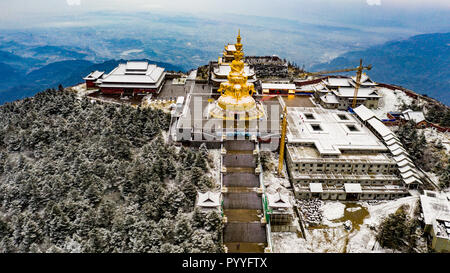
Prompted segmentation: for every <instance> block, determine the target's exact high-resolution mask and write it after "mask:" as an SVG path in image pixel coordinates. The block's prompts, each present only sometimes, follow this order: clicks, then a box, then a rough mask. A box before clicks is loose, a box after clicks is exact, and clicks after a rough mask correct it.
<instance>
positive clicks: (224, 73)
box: [211, 31, 256, 89]
mask: <svg viewBox="0 0 450 273" xmlns="http://www.w3.org/2000/svg"><path fill="white" fill-rule="evenodd" d="M239 44H240V45H241V47H242V44H241V35H240V31H239V34H238V37H237V43H236V44H227V45H226V46H225V49H224V51H223V56H222V57H219V59H218V62H217V63H216V64H212V68H211V82H212V84H213V88H214V89H217V88H218V87H219V86H220V84H221V83H224V82H226V81H227V78H228V74H229V73H230V72H231V63H232V62H233V60H234V58H235V53H236V52H238V51H239V50H238V49H237V47H238V45H239ZM243 72H244V75H245V76H246V77H247V80H248V82H249V83H255V82H256V74H255V71H254V69H252V68H250V66H249V65H248V64H246V63H244V65H243Z"/></svg>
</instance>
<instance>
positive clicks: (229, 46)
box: [225, 44, 236, 51]
mask: <svg viewBox="0 0 450 273" xmlns="http://www.w3.org/2000/svg"><path fill="white" fill-rule="evenodd" d="M225 49H226V50H228V51H236V46H235V45H234V44H228V45H226V46H225Z"/></svg>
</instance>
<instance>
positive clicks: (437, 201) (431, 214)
mask: <svg viewBox="0 0 450 273" xmlns="http://www.w3.org/2000/svg"><path fill="white" fill-rule="evenodd" d="M420 202H421V205H422V211H423V218H424V222H425V224H426V225H431V224H432V222H433V221H434V220H435V219H436V218H437V217H439V216H440V215H447V214H450V202H449V200H448V199H447V198H446V196H445V195H444V194H443V193H439V192H435V191H427V190H424V194H423V195H421V196H420Z"/></svg>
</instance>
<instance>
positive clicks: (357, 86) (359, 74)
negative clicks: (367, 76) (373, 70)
mask: <svg viewBox="0 0 450 273" xmlns="http://www.w3.org/2000/svg"><path fill="white" fill-rule="evenodd" d="M357 69H358V70H357V71H356V85H355V94H354V95H353V103H352V108H355V107H356V100H357V98H358V90H359V87H360V86H361V76H362V71H363V69H364V67H363V65H362V59H360V60H359V66H358V67H357Z"/></svg>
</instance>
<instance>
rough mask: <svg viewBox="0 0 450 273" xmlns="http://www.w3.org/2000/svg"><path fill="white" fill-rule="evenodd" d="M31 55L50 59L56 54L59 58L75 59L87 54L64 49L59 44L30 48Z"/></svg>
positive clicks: (80, 58)
mask: <svg viewBox="0 0 450 273" xmlns="http://www.w3.org/2000/svg"><path fill="white" fill-rule="evenodd" d="M31 52H33V57H34V58H37V59H51V58H52V57H54V56H56V57H58V58H59V59H60V60H61V59H75V60H82V59H84V58H86V57H87V54H85V53H81V52H77V51H73V50H69V49H66V48H64V47H60V46H40V47H35V48H33V49H31Z"/></svg>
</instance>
